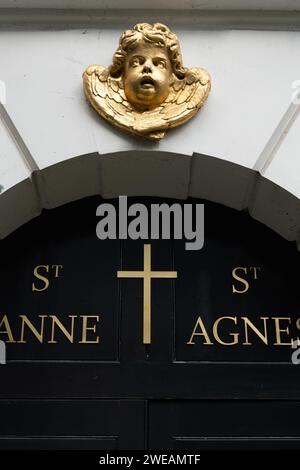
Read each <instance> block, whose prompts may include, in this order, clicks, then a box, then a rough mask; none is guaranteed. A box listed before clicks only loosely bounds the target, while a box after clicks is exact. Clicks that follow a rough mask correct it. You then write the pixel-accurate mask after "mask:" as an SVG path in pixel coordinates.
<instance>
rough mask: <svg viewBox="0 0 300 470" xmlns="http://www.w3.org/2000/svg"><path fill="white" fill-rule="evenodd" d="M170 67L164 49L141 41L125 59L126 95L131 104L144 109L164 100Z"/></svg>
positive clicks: (166, 94)
mask: <svg viewBox="0 0 300 470" xmlns="http://www.w3.org/2000/svg"><path fill="white" fill-rule="evenodd" d="M172 75H173V74H172V66H171V62H170V59H169V57H168V54H167V51H166V49H164V48H162V47H158V46H155V45H151V44H147V43H145V42H144V41H143V42H141V43H140V44H139V45H138V46H137V47H136V48H135V49H134V50H133V51H132V52H129V53H128V55H127V58H126V61H125V69H124V88H125V94H126V97H127V99H128V101H130V102H131V103H132V104H133V105H134V106H136V107H138V108H140V109H142V110H146V109H152V108H154V107H156V106H158V105H160V104H161V103H163V102H164V101H165V99H166V98H167V96H168V94H169V91H170V84H171V82H172Z"/></svg>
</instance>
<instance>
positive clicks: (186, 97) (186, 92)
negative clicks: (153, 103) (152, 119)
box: [160, 68, 211, 128]
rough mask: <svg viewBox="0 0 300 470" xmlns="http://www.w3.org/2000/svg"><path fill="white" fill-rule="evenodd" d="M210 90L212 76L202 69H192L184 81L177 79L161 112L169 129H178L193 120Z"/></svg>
mask: <svg viewBox="0 0 300 470" xmlns="http://www.w3.org/2000/svg"><path fill="white" fill-rule="evenodd" d="M210 88H211V79H210V75H209V73H208V72H207V71H206V70H205V69H202V68H191V69H189V70H188V72H187V75H186V77H185V78H184V79H182V80H179V79H176V80H175V82H174V84H173V86H172V87H171V91H170V94H169V96H168V98H167V99H166V101H165V102H164V103H163V104H162V109H161V110H160V116H161V117H162V118H163V119H164V120H165V121H166V122H167V123H168V125H167V127H169V128H171V127H176V126H179V125H180V124H183V123H184V122H186V121H188V120H189V119H191V118H192V117H193V116H194V115H195V114H196V113H197V111H199V109H200V108H201V106H203V104H204V102H205V101H206V99H207V97H208V94H209V92H210Z"/></svg>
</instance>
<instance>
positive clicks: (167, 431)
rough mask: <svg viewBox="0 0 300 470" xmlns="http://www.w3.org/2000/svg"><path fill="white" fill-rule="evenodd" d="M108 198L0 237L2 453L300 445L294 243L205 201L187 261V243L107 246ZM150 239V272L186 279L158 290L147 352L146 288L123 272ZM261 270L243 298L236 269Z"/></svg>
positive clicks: (299, 307) (158, 283) (162, 283)
mask: <svg viewBox="0 0 300 470" xmlns="http://www.w3.org/2000/svg"><path fill="white" fill-rule="evenodd" d="M100 202H103V201H102V200H101V199H100V198H91V199H87V200H83V201H79V202H76V203H73V204H70V205H67V206H65V207H62V208H59V209H56V210H54V211H49V212H47V211H45V212H44V213H43V214H42V216H41V217H39V218H37V219H35V220H33V221H31V222H30V223H29V224H27V225H26V226H23V227H21V228H20V229H19V230H17V231H16V232H15V233H14V234H12V235H11V236H9V237H8V238H7V239H5V240H3V241H1V242H0V259H1V263H0V340H4V341H5V342H6V346H7V364H6V365H0V384H1V386H0V416H1V419H0V448H2V449H8V448H14V449H17V448H34V449H41V448H51V449H56V448H57V449H66V448H68V449H123V450H124V449H147V448H149V449H190V450H192V449H194V450H196V449H199V450H200V449H203V448H205V449H212V448H218V449H223V448H226V449H227V448H231V449H233V448H300V445H299V444H300V443H299V436H300V432H299V431H298V429H297V428H298V426H297V422H298V421H299V418H300V411H299V406H300V405H299V402H298V400H299V397H300V373H299V370H300V369H299V367H300V366H299V365H298V366H297V365H296V364H293V363H292V361H291V356H292V353H293V349H292V348H291V339H292V338H293V339H297V336H299V329H300V320H299V318H300V301H299V291H300V289H299V287H300V286H299V267H300V259H299V258H300V255H299V253H297V251H296V248H295V246H294V245H293V244H290V243H288V242H286V241H284V240H283V239H281V238H280V237H279V236H277V235H276V234H274V233H273V232H271V231H270V230H269V229H267V228H266V227H264V226H262V225H261V224H259V223H257V222H255V221H253V220H251V219H250V217H249V216H248V215H247V214H244V213H238V212H235V211H232V210H230V209H226V208H224V207H221V206H218V205H216V204H211V203H205V245H204V248H203V249H202V250H199V251H195V252H192V251H189V252H188V251H186V250H185V246H184V243H185V242H184V241H181V240H175V241H173V240H152V241H151V240H121V241H119V240H105V241H100V240H98V239H97V237H96V235H95V227H96V223H97V218H96V215H95V214H96V207H97V206H98V204H99V203H100ZM106 202H107V201H106ZM112 202H113V204H115V206H116V205H117V202H116V201H112ZM128 202H129V203H130V202H142V203H145V204H146V205H147V206H148V207H149V205H150V204H151V203H152V202H155V203H161V202H169V203H170V201H160V200H153V199H151V198H146V199H139V200H137V199H134V201H130V200H129V201H128ZM171 202H174V201H171ZM188 202H189V203H193V204H195V203H196V202H199V201H188ZM180 204H183V202H182V201H181V202H180ZM145 244H151V248H152V269H153V270H157V271H175V270H176V272H177V273H178V278H177V279H176V282H175V280H174V279H159V278H156V279H153V281H152V306H151V307H152V311H151V315H152V318H151V319H152V324H151V333H152V342H151V344H149V345H145V344H143V283H142V281H141V279H119V278H118V277H117V272H118V271H119V270H122V271H128V270H131V271H137V270H141V269H143V249H144V245H145ZM54 265H62V266H63V268H62V269H61V271H60V273H62V274H61V276H59V277H55V272H56V271H55V270H53V269H52V266H54ZM36 266H44V267H43V268H42V270H41V271H40V273H42V274H43V276H46V275H47V277H49V276H50V274H51V273H52V277H51V278H50V284H49V286H48V287H47V289H45V290H40V291H38V290H36V291H34V290H33V288H32V284H33V282H35V286H36V288H37V289H42V288H43V287H45V281H44V280H43V278H36V277H34V275H33V273H34V269H35V267H36ZM45 266H48V267H51V268H49V269H48V268H47V269H48V270H47V269H46V268H45ZM257 266H259V267H260V268H261V270H260V271H259V276H257V278H256V279H255V278H253V271H251V270H250V268H249V271H247V275H248V274H249V273H250V274H252V278H251V279H250V278H249V277H248V278H247V282H248V284H249V286H250V287H249V289H248V290H247V292H245V294H239V293H237V294H236V293H234V292H233V288H232V284H233V282H235V283H236V284H235V285H236V288H237V289H239V290H243V289H245V286H246V284H245V283H243V282H241V281H239V280H238V279H236V278H235V279H233V278H232V270H233V269H234V267H240V268H241V267H243V270H240V271H238V273H239V275H241V274H246V271H245V269H246V268H245V267H257ZM247 269H248V268H247ZM50 270H51V273H50ZM24 316H26V318H27V320H26V321H27V323H24ZM83 316H85V318H86V323H85V328H84V326H83V325H84V322H83V320H82V318H83ZM53 317H55V318H56V323H54V322H53ZM199 317H201V322H202V323H201V325H202V326H201V327H200V326H199V325H200V323H198V327H197V328H198V329H197V330H196V331H197V335H195V336H194V337H193V341H191V339H190V338H191V335H192V332H193V330H194V328H195V325H196V324H197V319H198V318H199ZM246 317H247V319H248V320H247V321H248V324H247V323H245V318H246ZM274 317H275V320H274ZM72 318H73V319H74V332H72V321H73V320H72ZM220 319H221V323H219V327H218V328H219V329H218V331H217V332H218V336H217V335H216V328H217V326H216V325H218V321H219V320H220ZM249 321H252V322H253V325H255V327H256V330H255V329H253V328H252V327H250V326H249ZM28 322H31V327H30V326H29V323H28ZM43 322H44V328H42V327H43ZM58 322H61V326H60V327H59V326H58V325H59V323H58ZM220 325H222V327H221V326H220ZM62 326H63V327H64V328H65V330H63V329H62ZM264 326H265V327H266V328H267V329H266V330H264ZM53 328H55V330H53ZM203 328H205V329H206V330H205V333H204V330H203ZM245 328H248V329H247V330H245ZM23 330H24V331H23ZM22 331H23V332H22ZM245 331H246V333H245ZM42 333H43V334H42ZM66 333H67V334H66ZM258 333H259V334H260V336H259V334H258ZM68 335H69V337H68ZM96 339H97V341H96ZM228 343H231V344H228Z"/></svg>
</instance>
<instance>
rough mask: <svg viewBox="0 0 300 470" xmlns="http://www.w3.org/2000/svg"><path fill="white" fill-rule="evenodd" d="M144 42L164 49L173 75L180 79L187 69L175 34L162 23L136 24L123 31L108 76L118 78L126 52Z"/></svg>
mask: <svg viewBox="0 0 300 470" xmlns="http://www.w3.org/2000/svg"><path fill="white" fill-rule="evenodd" d="M141 41H145V42H148V43H152V44H154V45H155V46H158V47H163V48H166V49H167V51H168V54H169V58H170V62H171V64H172V68H173V72H174V74H175V75H176V76H177V77H178V78H180V79H182V78H184V77H185V75H186V72H187V69H186V68H185V67H183V64H182V57H181V51H180V45H179V41H178V38H177V36H176V34H174V33H172V31H171V30H170V29H169V28H168V27H167V26H166V25H164V24H162V23H154V24H153V25H152V24H149V23H138V24H136V25H135V26H134V27H133V29H129V30H127V31H125V32H124V33H123V34H122V36H121V37H120V41H119V48H118V49H117V51H116V52H115V54H114V56H113V63H112V65H111V66H110V69H109V71H110V74H111V75H112V76H113V77H118V76H120V75H121V74H122V71H123V68H124V63H125V60H126V57H127V54H128V52H130V51H132V50H134V49H135V47H136V46H137V45H138V43H139V42H141Z"/></svg>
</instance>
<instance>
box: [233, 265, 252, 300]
mask: <svg viewBox="0 0 300 470" xmlns="http://www.w3.org/2000/svg"><path fill="white" fill-rule="evenodd" d="M238 269H239V270H241V271H243V272H244V273H245V274H247V268H243V267H241V266H238V267H237V268H234V269H233V270H232V277H233V278H234V279H236V280H237V281H239V282H241V283H242V284H244V286H245V287H244V288H243V289H240V290H238V289H237V288H236V287H235V285H234V284H232V292H233V293H234V294H244V293H245V292H247V290H248V289H249V282H248V281H246V279H243V278H242V277H240V276H238V275H237V274H236V272H237V270H238Z"/></svg>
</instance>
